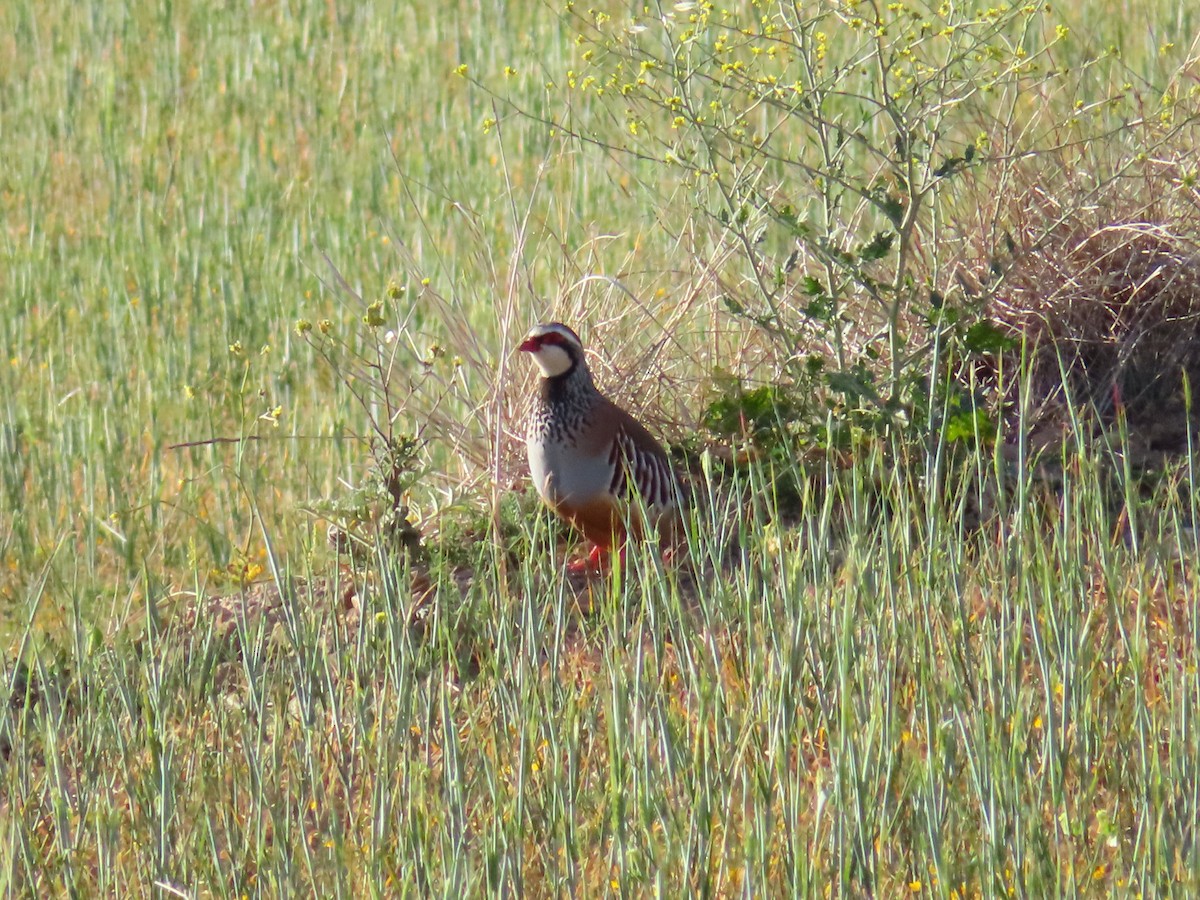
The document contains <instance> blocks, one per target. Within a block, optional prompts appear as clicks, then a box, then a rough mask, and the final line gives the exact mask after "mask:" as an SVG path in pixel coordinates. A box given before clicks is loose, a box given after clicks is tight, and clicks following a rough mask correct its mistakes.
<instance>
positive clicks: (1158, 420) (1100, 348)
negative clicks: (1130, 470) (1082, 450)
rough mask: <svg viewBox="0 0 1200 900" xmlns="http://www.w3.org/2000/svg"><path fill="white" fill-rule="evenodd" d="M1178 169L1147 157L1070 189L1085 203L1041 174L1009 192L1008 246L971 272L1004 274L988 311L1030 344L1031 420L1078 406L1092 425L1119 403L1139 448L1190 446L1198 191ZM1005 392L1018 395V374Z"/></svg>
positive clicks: (1042, 421) (1056, 417)
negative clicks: (1113, 175)
mask: <svg viewBox="0 0 1200 900" xmlns="http://www.w3.org/2000/svg"><path fill="white" fill-rule="evenodd" d="M1182 174H1183V173H1182V172H1181V171H1179V167H1175V166H1167V167H1165V168H1163V167H1161V166H1158V167H1155V168H1153V169H1151V168H1150V167H1149V166H1147V171H1146V172H1144V173H1143V174H1142V175H1141V176H1140V177H1139V178H1137V179H1136V180H1128V179H1126V180H1121V181H1116V180H1114V181H1112V182H1110V183H1109V184H1108V185H1106V186H1104V187H1103V188H1102V189H1101V190H1099V191H1095V190H1093V191H1091V192H1089V193H1090V195H1089V193H1084V192H1079V193H1077V194H1075V195H1074V196H1075V197H1076V198H1078V197H1087V200H1086V201H1081V200H1079V199H1074V200H1073V201H1072V200H1063V199H1062V198H1064V197H1068V198H1069V197H1071V192H1070V191H1069V190H1068V191H1061V192H1059V193H1058V194H1057V195H1056V196H1051V195H1050V194H1049V193H1048V192H1047V190H1046V189H1045V188H1044V184H1045V182H1044V181H1042V182H1041V183H1040V184H1037V185H1036V186H1031V187H1029V188H1027V189H1026V190H1024V191H1022V192H1019V194H1017V196H1016V197H1015V198H1013V199H1011V200H1009V201H1008V203H1009V204H1010V206H1009V210H1008V214H1007V215H1006V216H1004V217H1003V218H1004V219H1005V220H1006V221H1007V222H1008V223H1009V226H1010V227H1012V228H1015V234H1014V232H1013V231H1012V230H1008V231H1006V235H1007V237H1006V238H1005V243H1007V245H1008V247H1009V248H1010V251H1011V252H1010V254H1009V255H1008V258H1007V259H1004V260H1002V261H999V262H998V261H997V260H996V259H995V258H990V259H988V260H986V262H979V263H977V265H976V267H975V269H976V272H982V271H989V272H990V273H992V274H993V275H994V273H995V272H997V271H1001V272H1002V276H1001V277H1000V278H999V279H998V282H997V283H996V284H995V287H994V292H993V294H992V299H991V304H990V310H991V314H992V316H993V317H994V319H995V320H996V321H997V322H999V323H1000V324H1001V325H1002V326H1005V327H1006V328H1007V329H1008V330H1010V331H1012V332H1013V333H1015V334H1018V335H1020V336H1023V337H1024V339H1025V342H1026V352H1027V353H1028V356H1029V364H1030V371H1029V376H1030V382H1029V383H1030V389H1031V398H1032V402H1033V412H1034V422H1033V423H1029V422H1027V423H1026V425H1027V426H1029V425H1032V426H1033V427H1034V428H1037V429H1039V431H1040V433H1042V434H1046V433H1052V432H1054V431H1056V430H1061V428H1063V427H1065V426H1066V424H1067V422H1068V420H1069V418H1070V412H1069V403H1073V404H1075V405H1076V408H1077V411H1079V412H1080V413H1082V415H1083V418H1084V419H1086V420H1087V421H1089V422H1090V423H1091V424H1093V425H1096V426H1099V427H1111V426H1112V425H1113V424H1114V422H1115V421H1116V420H1117V417H1118V413H1119V412H1123V414H1124V416H1125V418H1126V421H1127V423H1128V427H1129V435H1130V438H1131V440H1132V442H1133V443H1134V445H1135V446H1136V447H1138V448H1140V449H1143V450H1148V451H1163V452H1169V453H1174V452H1180V451H1185V450H1186V448H1187V436H1188V430H1189V428H1192V429H1193V430H1194V429H1195V425H1194V424H1189V415H1188V409H1187V404H1186V403H1185V392H1184V376H1186V378H1187V380H1188V381H1189V382H1190V383H1191V384H1192V385H1200V243H1198V242H1200V193H1197V192H1196V191H1195V190H1194V189H1192V188H1188V187H1186V185H1184V184H1183V183H1182V182H1181V176H1182ZM980 280H981V281H983V280H985V279H984V278H982V277H981V278H980ZM1017 352H1019V351H1017ZM1008 368H1009V369H1010V370H1011V371H1015V370H1016V369H1017V368H1018V367H1017V366H1014V365H1010V366H1009V367H1008ZM1003 390H1004V393H1005V396H1006V397H1007V398H1008V399H1009V400H1015V398H1016V397H1017V385H1016V383H1015V379H1013V380H1012V381H1011V383H1010V384H1008V385H1005V386H1003ZM1014 407H1015V404H1014ZM1047 426H1048V427H1047Z"/></svg>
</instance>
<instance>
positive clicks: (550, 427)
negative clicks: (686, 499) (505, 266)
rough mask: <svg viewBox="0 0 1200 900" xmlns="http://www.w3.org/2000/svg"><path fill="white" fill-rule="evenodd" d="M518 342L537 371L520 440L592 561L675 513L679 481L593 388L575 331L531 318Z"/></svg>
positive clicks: (539, 481) (645, 438)
mask: <svg viewBox="0 0 1200 900" xmlns="http://www.w3.org/2000/svg"><path fill="white" fill-rule="evenodd" d="M520 349H521V350H522V351H524V352H526V353H528V354H530V355H531V356H532V357H533V361H534V363H536V364H537V367H538V369H539V370H540V371H541V378H540V379H539V380H538V385H537V393H536V397H535V399H534V402H533V407H532V409H531V410H530V414H529V423H528V427H527V430H526V433H525V446H526V449H527V450H528V452H529V471H530V474H531V475H532V476H533V484H534V487H536V488H537V492H538V494H539V495H540V496H541V498H542V500H543V501H545V503H546V505H547V506H549V507H550V508H551V509H553V510H554V511H555V512H556V513H558V514H559V515H560V516H561V517H562V518H564V519H566V520H567V521H568V522H570V523H571V524H572V525H574V526H575V527H576V528H578V529H579V530H580V531H582V532H583V535H584V537H586V538H587V539H588V540H590V541H591V542H592V543H593V544H595V547H594V548H593V550H592V554H591V562H592V564H593V565H599V563H600V561H601V554H602V553H603V552H604V551H606V550H609V549H610V548H612V547H613V546H614V545H615V546H617V547H618V548H620V547H623V546H624V543H625V538H626V533H627V531H628V530H632V531H634V532H635V533H636V532H638V531H640V529H641V527H642V524H643V523H642V520H641V517H640V515H638V511H640V510H642V509H644V510H645V511H646V513H647V514H648V518H649V519H650V521H651V524H653V525H655V526H663V525H666V524H668V523H675V522H677V520H678V510H679V505H680V503H681V494H680V491H679V484H678V482H677V481H676V479H675V475H674V473H673V472H672V471H671V464H670V461H669V460H668V459H667V454H666V452H665V451H664V450H663V448H662V445H661V444H659V443H658V441H656V440H655V439H654V436H653V435H652V434H650V432H649V431H647V430H646V428H645V427H644V426H643V425H642V424H641V423H640V422H638V421H637V420H636V419H634V418H633V416H631V415H630V414H629V413H627V412H625V410H623V409H621V408H620V407H619V406H617V405H616V404H615V403H613V402H612V401H611V400H609V399H608V398H607V397H605V396H604V395H603V394H601V393H600V391H599V390H597V389H596V385H595V383H594V382H593V381H592V374H591V372H590V371H588V366H587V360H585V359H584V355H583V344H582V342H581V341H580V340H579V335H577V334H576V333H575V332H574V331H572V330H571V329H570V328H568V327H567V326H566V325H563V324H561V323H559V322H551V323H549V324H546V325H536V326H534V328H533V329H532V330H531V331H530V332H529V334H528V335H526V337H525V340H524V341H523V342H522V344H521V346H520Z"/></svg>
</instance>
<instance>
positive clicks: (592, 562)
mask: <svg viewBox="0 0 1200 900" xmlns="http://www.w3.org/2000/svg"><path fill="white" fill-rule="evenodd" d="M620 553H621V560H622V562H624V558H625V548H623V547H622V548H621V551H620ZM610 568H612V557H611V555H610V554H609V552H608V548H607V547H601V546H600V545H599V544H595V545H593V547H592V552H591V553H589V554H588V555H587V556H585V557H584V558H583V559H576V560H572V561H571V562H569V563H567V572H568V573H569V574H571V575H602V574H604V573H605V572H607V571H608V570H609V569H610Z"/></svg>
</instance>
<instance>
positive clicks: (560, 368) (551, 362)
mask: <svg viewBox="0 0 1200 900" xmlns="http://www.w3.org/2000/svg"><path fill="white" fill-rule="evenodd" d="M530 356H532V357H533V361H534V362H535V363H537V367H538V368H539V369H541V371H542V377H543V378H557V377H558V376H559V375H561V374H562V373H563V372H565V371H567V369H569V368H571V357H570V356H569V355H568V354H567V351H566V350H564V349H563V348H562V347H559V346H556V345H555V344H543V345H542V346H541V347H540V348H539V349H537V350H534V351H533V352H532V353H531V354H530Z"/></svg>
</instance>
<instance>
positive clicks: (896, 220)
mask: <svg viewBox="0 0 1200 900" xmlns="http://www.w3.org/2000/svg"><path fill="white" fill-rule="evenodd" d="M879 208H880V209H881V210H883V214H884V215H885V216H887V217H888V221H889V222H891V223H892V224H893V225H895V226H896V227H897V228H899V227H900V223H901V222H902V221H904V204H903V203H902V202H901V201H900V198H899V197H883V198H882V199H881V200H880V201H879Z"/></svg>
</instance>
